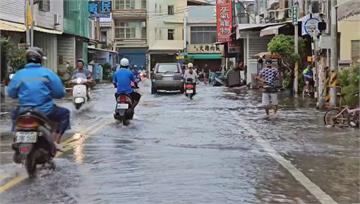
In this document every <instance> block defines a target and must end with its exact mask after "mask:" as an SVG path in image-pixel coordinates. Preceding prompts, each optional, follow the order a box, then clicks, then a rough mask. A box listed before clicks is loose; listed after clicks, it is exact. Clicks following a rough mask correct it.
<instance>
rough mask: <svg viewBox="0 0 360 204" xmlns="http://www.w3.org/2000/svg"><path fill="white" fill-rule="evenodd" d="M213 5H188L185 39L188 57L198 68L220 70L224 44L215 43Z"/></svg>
mask: <svg viewBox="0 0 360 204" xmlns="http://www.w3.org/2000/svg"><path fill="white" fill-rule="evenodd" d="M215 9H216V8H215V6H189V7H188V12H187V21H186V24H187V27H186V29H185V30H186V39H185V40H186V41H187V43H186V44H187V47H186V50H187V53H188V57H189V58H190V59H191V60H193V64H194V66H195V67H197V68H198V69H199V70H202V69H206V71H207V70H211V71H220V70H221V62H222V58H223V51H224V46H223V45H219V44H215V43H216V34H217V33H216V10H215Z"/></svg>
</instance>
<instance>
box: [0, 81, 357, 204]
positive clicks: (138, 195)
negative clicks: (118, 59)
mask: <svg viewBox="0 0 360 204" xmlns="http://www.w3.org/2000/svg"><path fill="white" fill-rule="evenodd" d="M140 92H141V93H142V94H143V98H142V102H141V104H140V105H139V107H138V108H137V111H136V115H135V119H134V120H133V121H132V122H131V125H130V126H128V127H124V126H122V125H121V124H118V123H117V122H115V121H114V120H113V119H112V111H113V108H114V105H115V104H114V98H113V94H112V93H113V89H112V88H111V86H110V85H100V86H98V87H97V89H96V90H95V91H94V92H93V95H94V98H93V100H92V101H91V102H90V104H88V105H87V106H85V107H84V109H83V110H81V111H74V110H73V113H72V118H73V121H72V126H73V129H72V130H71V131H70V132H69V133H68V135H67V136H70V137H71V136H72V135H73V134H74V133H83V132H86V131H84V129H86V128H88V127H89V126H92V125H93V126H96V127H99V128H98V129H97V130H96V131H92V132H91V131H90V134H87V136H86V138H85V136H84V137H81V138H80V139H79V137H78V135H77V136H74V137H76V139H77V140H76V142H74V149H73V150H71V151H69V152H67V153H66V154H64V155H63V156H61V157H59V158H56V159H55V161H56V164H57V169H56V171H55V172H48V171H46V170H44V171H41V172H40V173H39V176H38V178H36V179H34V180H28V179H26V180H25V181H23V182H21V183H20V184H18V185H16V186H14V187H13V188H11V189H9V190H7V191H5V192H3V193H0V203H1V204H3V203H4V204H5V203H9V204H10V203H29V204H30V203H214V204H220V203H236V204H237V203H299V204H302V203H321V202H323V203H324V201H323V200H321V199H319V198H318V197H316V196H315V195H314V193H313V192H315V194H316V190H314V189H312V188H310V190H309V189H307V188H306V187H305V186H304V184H303V183H301V181H299V180H296V179H295V178H294V177H293V176H292V175H291V173H290V172H289V170H288V169H287V168H285V167H284V166H282V165H281V164H280V163H279V162H278V160H276V158H277V157H276V155H275V156H274V155H272V154H269V150H267V148H266V147H267V146H266V145H267V144H269V145H270V146H271V147H272V148H273V149H274V150H275V151H276V152H277V153H278V155H280V156H281V158H284V159H285V160H286V161H289V163H290V164H291V165H292V166H291V167H294V168H296V170H299V171H300V172H302V173H303V175H304V176H305V178H308V179H309V180H310V181H311V182H312V183H313V184H315V186H317V187H319V189H320V190H321V191H323V192H324V193H325V194H326V195H328V196H330V197H331V198H332V199H333V200H334V201H335V202H337V203H360V195H359V187H360V178H359V172H360V167H359V166H360V162H359V158H360V154H359V153H360V149H359V132H358V130H354V129H337V128H324V127H323V122H322V115H323V113H321V112H317V111H315V110H314V109H313V108H306V106H307V105H308V103H311V102H310V101H305V102H304V101H301V100H290V99H283V100H282V102H281V103H282V110H281V112H280V114H279V115H278V116H277V117H276V118H272V119H264V113H263V110H262V109H260V108H258V105H259V100H260V96H259V94H258V93H255V92H252V91H247V90H246V89H235V90H234V89H227V88H223V87H209V86H200V87H199V88H198V92H199V93H198V95H197V96H195V98H194V100H193V101H190V100H188V99H187V98H185V96H183V95H179V94H168V93H166V94H160V95H156V96H153V95H150V94H149V87H148V86H146V84H145V85H144V87H142V89H141V90H140ZM62 103H63V104H64V105H65V106H67V107H70V108H72V106H71V103H70V102H69V101H68V102H65V103H64V102H62ZM72 109H74V108H72ZM249 128H252V129H253V131H248V130H249ZM254 131H255V132H254ZM84 134H85V133H84ZM259 138H260V139H259ZM262 141H266V145H265V146H264V144H263V143H262ZM8 143H9V140H7V139H6V138H4V137H2V142H1V149H0V150H1V151H0V152H1V155H0V156H1V157H0V161H1V163H2V164H1V166H0V180H1V176H2V175H7V174H10V173H12V175H15V174H24V170H23V167H21V166H20V165H15V164H12V163H9V161H10V157H11V151H10V150H9V149H8V146H7V145H8ZM264 147H265V148H264ZM274 158H275V159H274ZM14 172H16V173H14ZM3 177H4V176H3ZM5 180H6V179H5ZM8 180H9V179H7V180H6V181H8ZM300 180H301V179H300ZM4 183H6V182H4V181H1V182H0V185H3V184H4Z"/></svg>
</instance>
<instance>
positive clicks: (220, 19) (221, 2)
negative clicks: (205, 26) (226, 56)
mask: <svg viewBox="0 0 360 204" xmlns="http://www.w3.org/2000/svg"><path fill="white" fill-rule="evenodd" d="M216 21H217V41H218V42H227V41H229V40H230V36H231V30H232V2H231V0H217V1H216Z"/></svg>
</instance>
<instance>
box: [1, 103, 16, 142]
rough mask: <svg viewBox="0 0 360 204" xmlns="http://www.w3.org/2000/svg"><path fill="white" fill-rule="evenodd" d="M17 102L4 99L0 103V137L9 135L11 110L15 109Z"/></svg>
mask: <svg viewBox="0 0 360 204" xmlns="http://www.w3.org/2000/svg"><path fill="white" fill-rule="evenodd" d="M16 104H17V101H14V100H12V99H10V98H9V97H6V98H5V99H4V100H1V102H0V137H4V136H8V135H9V134H10V133H11V119H10V118H11V110H12V109H13V107H16Z"/></svg>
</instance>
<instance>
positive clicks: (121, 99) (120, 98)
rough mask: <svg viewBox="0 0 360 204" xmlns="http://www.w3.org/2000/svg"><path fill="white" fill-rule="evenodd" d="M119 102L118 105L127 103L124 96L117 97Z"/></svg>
mask: <svg viewBox="0 0 360 204" xmlns="http://www.w3.org/2000/svg"><path fill="white" fill-rule="evenodd" d="M119 102H120V103H127V97H126V96H119Z"/></svg>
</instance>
